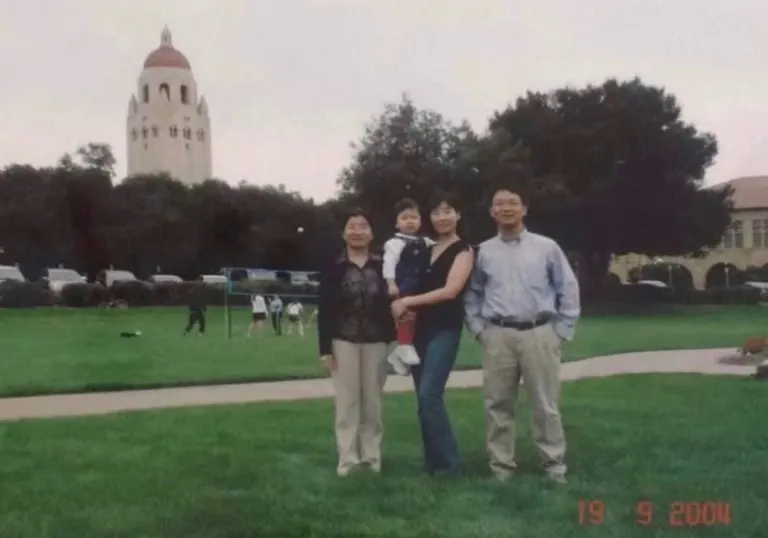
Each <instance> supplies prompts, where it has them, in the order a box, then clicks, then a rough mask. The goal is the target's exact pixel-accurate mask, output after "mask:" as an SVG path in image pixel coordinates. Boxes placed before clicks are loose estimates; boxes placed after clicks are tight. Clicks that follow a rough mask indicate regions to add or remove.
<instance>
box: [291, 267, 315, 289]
mask: <svg viewBox="0 0 768 538" xmlns="http://www.w3.org/2000/svg"><path fill="white" fill-rule="evenodd" d="M317 276H318V274H317V273H315V274H313V273H304V272H298V271H294V272H292V273H291V284H292V285H293V286H310V287H313V288H318V287H320V282H319V278H317ZM313 277H316V278H317V280H315V279H313Z"/></svg>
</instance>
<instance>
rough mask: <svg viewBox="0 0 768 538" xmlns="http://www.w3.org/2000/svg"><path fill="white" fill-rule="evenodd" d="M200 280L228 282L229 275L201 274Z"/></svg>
mask: <svg viewBox="0 0 768 538" xmlns="http://www.w3.org/2000/svg"><path fill="white" fill-rule="evenodd" d="M200 280H202V281H203V282H205V283H206V284H226V283H227V277H225V276H224V275H200Z"/></svg>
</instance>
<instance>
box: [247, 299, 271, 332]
mask: <svg viewBox="0 0 768 538" xmlns="http://www.w3.org/2000/svg"><path fill="white" fill-rule="evenodd" d="M266 319H267V301H265V300H264V297H262V296H261V295H259V294H258V293H254V294H253V295H251V324H250V326H249V327H248V334H247V335H246V337H247V338H250V336H251V332H252V331H253V330H254V329H256V333H257V334H261V332H262V331H263V330H264V320H266Z"/></svg>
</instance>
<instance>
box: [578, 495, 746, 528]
mask: <svg viewBox="0 0 768 538" xmlns="http://www.w3.org/2000/svg"><path fill="white" fill-rule="evenodd" d="M606 512H607V508H606V504H605V502H603V501H601V500H599V499H583V500H580V501H579V515H578V522H579V525H602V524H603V523H604V522H605V519H606ZM635 518H636V519H635V521H636V523H637V524H638V525H642V526H648V525H653V524H654V523H656V524H663V525H669V526H670V527H714V526H727V525H730V524H731V519H732V516H731V504H730V503H728V502H723V501H673V502H671V503H668V504H663V505H662V504H658V505H657V504H654V503H653V502H651V501H639V502H638V503H637V504H636V505H635Z"/></svg>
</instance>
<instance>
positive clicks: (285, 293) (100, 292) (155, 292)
mask: <svg viewBox="0 0 768 538" xmlns="http://www.w3.org/2000/svg"><path fill="white" fill-rule="evenodd" d="M199 288H201V289H202V293H203V297H204V299H205V302H206V303H207V304H208V305H211V306H222V305H224V304H225V298H224V289H225V288H224V285H223V284H203V283H199V282H181V283H177V282H160V283H157V284H154V285H153V284H149V283H146V282H141V281H133V282H119V283H117V284H115V285H114V286H113V287H112V288H111V289H105V288H104V287H103V286H102V285H101V284H85V283H82V284H81V283H73V284H68V285H66V286H64V288H63V290H62V291H61V294H60V296H58V297H55V296H54V295H53V294H52V293H51V292H50V291H49V290H48V289H47V288H46V286H45V285H44V284H38V283H29V282H15V281H5V282H0V307H6V308H34V307H37V306H50V305H52V304H53V303H54V300H55V302H57V303H60V304H63V305H65V306H69V307H74V308H87V307H95V306H100V305H102V306H103V305H106V304H109V303H110V302H111V301H125V302H126V303H127V304H128V305H129V306H133V307H135V306H186V305H187V304H188V302H189V300H190V298H191V296H192V293H194V292H195V290H197V289H199ZM234 291H235V292H236V293H238V295H230V296H229V297H228V298H227V301H228V302H229V304H231V305H239V306H246V305H248V304H249V298H248V294H249V293H255V292H259V293H262V294H264V295H273V294H277V295H280V296H281V297H282V298H283V300H284V301H288V300H290V299H291V296H292V295H299V296H303V297H300V300H301V302H303V303H309V304H311V303H314V302H316V300H315V298H314V297H312V296H316V294H317V287H315V286H312V285H303V286H292V285H290V284H288V283H284V282H270V283H263V282H253V281H250V282H249V281H240V282H237V283H236V287H235V290H234ZM307 295H308V296H310V297H306V296H307ZM603 300H605V301H606V302H610V303H619V304H624V305H626V306H629V307H631V306H633V305H638V306H640V305H652V304H663V303H667V304H742V305H750V304H757V303H759V302H760V290H757V289H754V288H748V287H740V288H730V289H724V288H720V289H710V290H694V289H674V288H657V287H654V286H610V289H608V290H606V296H605V297H604V298H603Z"/></svg>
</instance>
